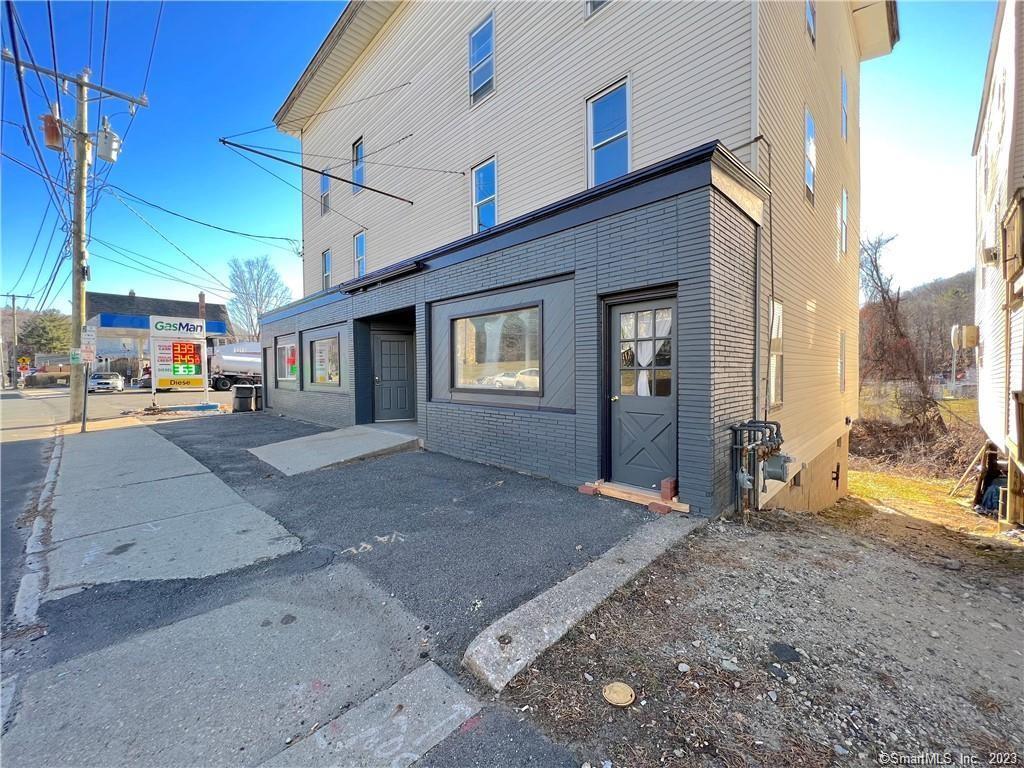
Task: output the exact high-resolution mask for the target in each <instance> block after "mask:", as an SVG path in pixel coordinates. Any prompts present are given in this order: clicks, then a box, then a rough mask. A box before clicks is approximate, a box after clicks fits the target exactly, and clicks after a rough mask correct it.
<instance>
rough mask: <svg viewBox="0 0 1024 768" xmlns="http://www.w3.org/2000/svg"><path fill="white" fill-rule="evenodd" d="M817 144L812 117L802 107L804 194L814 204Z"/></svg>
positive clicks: (809, 112)
mask: <svg viewBox="0 0 1024 768" xmlns="http://www.w3.org/2000/svg"><path fill="white" fill-rule="evenodd" d="M816 144H817V142H816V141H815V138H814V117H813V116H812V115H811V110H810V109H808V108H807V107H804V192H805V193H806V195H807V200H808V201H809V202H810V203H812V204H813V203H814V172H815V166H816V164H817V154H818V152H817V146H816Z"/></svg>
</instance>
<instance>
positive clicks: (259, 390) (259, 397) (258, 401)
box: [253, 384, 263, 411]
mask: <svg viewBox="0 0 1024 768" xmlns="http://www.w3.org/2000/svg"><path fill="white" fill-rule="evenodd" d="M253 389H254V390H256V398H255V399H254V400H253V402H254V403H255V410H257V411H262V410H263V385H262V384H254V385H253Z"/></svg>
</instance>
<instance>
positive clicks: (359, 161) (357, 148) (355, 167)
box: [352, 137, 366, 195]
mask: <svg viewBox="0 0 1024 768" xmlns="http://www.w3.org/2000/svg"><path fill="white" fill-rule="evenodd" d="M364 179H366V165H365V164H364V163H363V139H362V137H360V138H359V139H358V140H357V141H356V142H355V143H354V144H353V145H352V181H354V182H355V183H356V184H365V183H366V181H364ZM360 191H362V190H361V189H360V188H359V187H352V194H353V195H356V194H358V193H359V192H360Z"/></svg>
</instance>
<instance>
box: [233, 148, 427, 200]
mask: <svg viewBox="0 0 1024 768" xmlns="http://www.w3.org/2000/svg"><path fill="white" fill-rule="evenodd" d="M218 141H220V143H221V144H224V145H226V146H231V147H236V148H237V149H244V150H245V151H246V152H252V153H253V154H256V155H262V156H263V157H266V158H269V159H271V160H277V162H279V163H284V164H285V165H291V166H294V167H295V168H301V169H302V170H304V171H309V172H310V173H315V174H317V175H318V176H326V177H327V178H329V179H334V180H335V181H340V182H342V183H344V184H348V185H350V186H353V187H358V188H359V189H365V190H367V191H369V192H376V193H377V194H378V195H384V197H390V198H392V199H394V200H399V201H401V202H403V203H408V204H409V205H412V204H413V202H412V200H409V199H408V198H405V197H401V196H399V195H393V194H391V193H390V192H385V191H384V190H382V189H376V188H375V187H370V186H367V185H366V184H360V183H359V182H357V181H352V180H351V179H344V178H342V177H341V176H335V175H334V174H333V173H328V172H327V171H323V170H317V169H316V168H310V167H309V166H308V165H303V164H302V163H296V162H294V161H293V160H289V159H287V158H284V157H278V156H277V155H272V154H270V153H269V152H264V151H262V150H260V149H253V148H252V147H249V146H246V145H245V144H236V143H235V142H233V141H228V140H227V139H218Z"/></svg>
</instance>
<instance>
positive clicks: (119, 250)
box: [92, 236, 206, 280]
mask: <svg viewBox="0 0 1024 768" xmlns="http://www.w3.org/2000/svg"><path fill="white" fill-rule="evenodd" d="M92 239H93V240H94V241H95V242H97V243H100V244H101V245H104V246H106V247H107V248H109V249H111V250H112V251H114V252H115V253H116V254H117V255H118V256H122V257H123V258H126V259H130V260H131V261H136V259H133V258H132V255H134V256H138V257H139V258H140V259H144V260H145V261H151V262H153V263H154V264H157V265H159V266H161V267H167V268H168V269H173V270H175V271H176V272H180V273H181V274H183V275H187V276H189V277H194V278H196V279H198V280H206V277H205V276H203V275H199V274H196V273H195V272H189V271H188V270H185V269H182V268H181V267H179V266H177V265H176V264H171V263H169V262H166V261H161V260H160V259H158V258H156V257H155V256H148V255H146V254H144V253H139V252H138V251H133V250H132V249H130V248H125V247H124V246H123V245H117V244H116V243H111V242H109V241H108V240H103V239H102V238H99V237H96V236H93V238H92ZM147 266H148V265H147ZM150 268H151V269H152V267H150Z"/></svg>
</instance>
